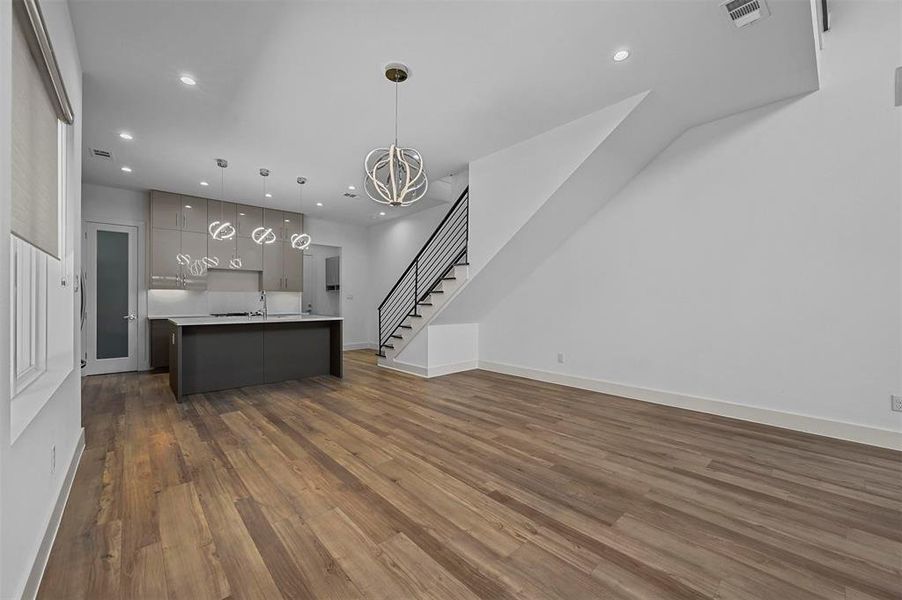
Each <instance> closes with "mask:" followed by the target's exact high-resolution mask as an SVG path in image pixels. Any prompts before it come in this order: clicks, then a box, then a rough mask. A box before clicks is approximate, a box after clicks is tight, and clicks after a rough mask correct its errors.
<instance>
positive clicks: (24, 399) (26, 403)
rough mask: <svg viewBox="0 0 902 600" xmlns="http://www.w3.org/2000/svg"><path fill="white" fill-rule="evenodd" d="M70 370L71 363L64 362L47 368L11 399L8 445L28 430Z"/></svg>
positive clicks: (71, 368)
mask: <svg viewBox="0 0 902 600" xmlns="http://www.w3.org/2000/svg"><path fill="white" fill-rule="evenodd" d="M72 370H73V367H72V362H71V361H65V363H64V364H61V365H58V366H56V367H55V368H54V367H49V366H48V368H47V370H46V371H44V373H43V374H42V375H41V376H40V377H39V378H38V379H36V380H35V381H34V382H32V383H31V384H30V385H29V386H28V387H26V388H25V389H24V390H22V391H21V392H20V393H19V394H18V395H16V397H15V398H13V399H12V401H11V402H10V407H9V439H10V444H14V443H15V442H16V440H17V439H18V438H19V436H20V435H21V434H22V432H23V431H25V430H26V429H27V428H28V425H29V424H30V423H31V422H32V421H33V420H34V418H35V417H36V416H37V415H38V413H39V412H41V409H43V408H44V406H45V405H46V404H47V402H48V401H49V400H50V399H51V398H52V397H53V395H54V394H56V392H57V390H59V388H60V386H61V385H62V384H63V382H64V381H65V380H66V377H68V376H69V374H70V373H72Z"/></svg>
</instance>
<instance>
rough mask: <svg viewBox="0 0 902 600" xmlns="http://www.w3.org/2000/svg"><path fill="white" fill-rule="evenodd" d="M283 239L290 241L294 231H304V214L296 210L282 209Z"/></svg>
mask: <svg viewBox="0 0 902 600" xmlns="http://www.w3.org/2000/svg"><path fill="white" fill-rule="evenodd" d="M282 228H283V232H284V236H283V239H284V240H285V241H290V240H291V236H292V235H294V234H296V233H304V215H302V214H301V213H296V212H288V211H282Z"/></svg>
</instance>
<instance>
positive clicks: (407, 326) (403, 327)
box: [398, 325, 413, 329]
mask: <svg viewBox="0 0 902 600" xmlns="http://www.w3.org/2000/svg"><path fill="white" fill-rule="evenodd" d="M398 327H400V328H401V329H413V326H411V325H398Z"/></svg>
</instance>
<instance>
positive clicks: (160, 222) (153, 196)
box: [150, 190, 182, 229]
mask: <svg viewBox="0 0 902 600" xmlns="http://www.w3.org/2000/svg"><path fill="white" fill-rule="evenodd" d="M150 222H151V226H152V227H154V228H156V229H181V228H182V197H181V196H179V195H178V194H170V193H169V192H158V191H156V190H153V191H151V192H150Z"/></svg>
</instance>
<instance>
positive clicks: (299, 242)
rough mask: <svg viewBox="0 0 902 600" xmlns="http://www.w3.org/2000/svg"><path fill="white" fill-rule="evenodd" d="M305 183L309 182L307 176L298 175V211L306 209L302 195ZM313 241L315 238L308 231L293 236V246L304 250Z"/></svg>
mask: <svg viewBox="0 0 902 600" xmlns="http://www.w3.org/2000/svg"><path fill="white" fill-rule="evenodd" d="M305 183H307V178H306V177H298V212H303V210H304V201H303V198H302V196H301V190H303V189H304V184H305ZM312 241H313V240H312V239H311V238H310V236H309V235H307V234H306V233H295V234H292V236H291V247H292V248H294V249H295V250H300V251H301V252H303V251H304V250H306V249H307V248H309V247H310V242H312Z"/></svg>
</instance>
